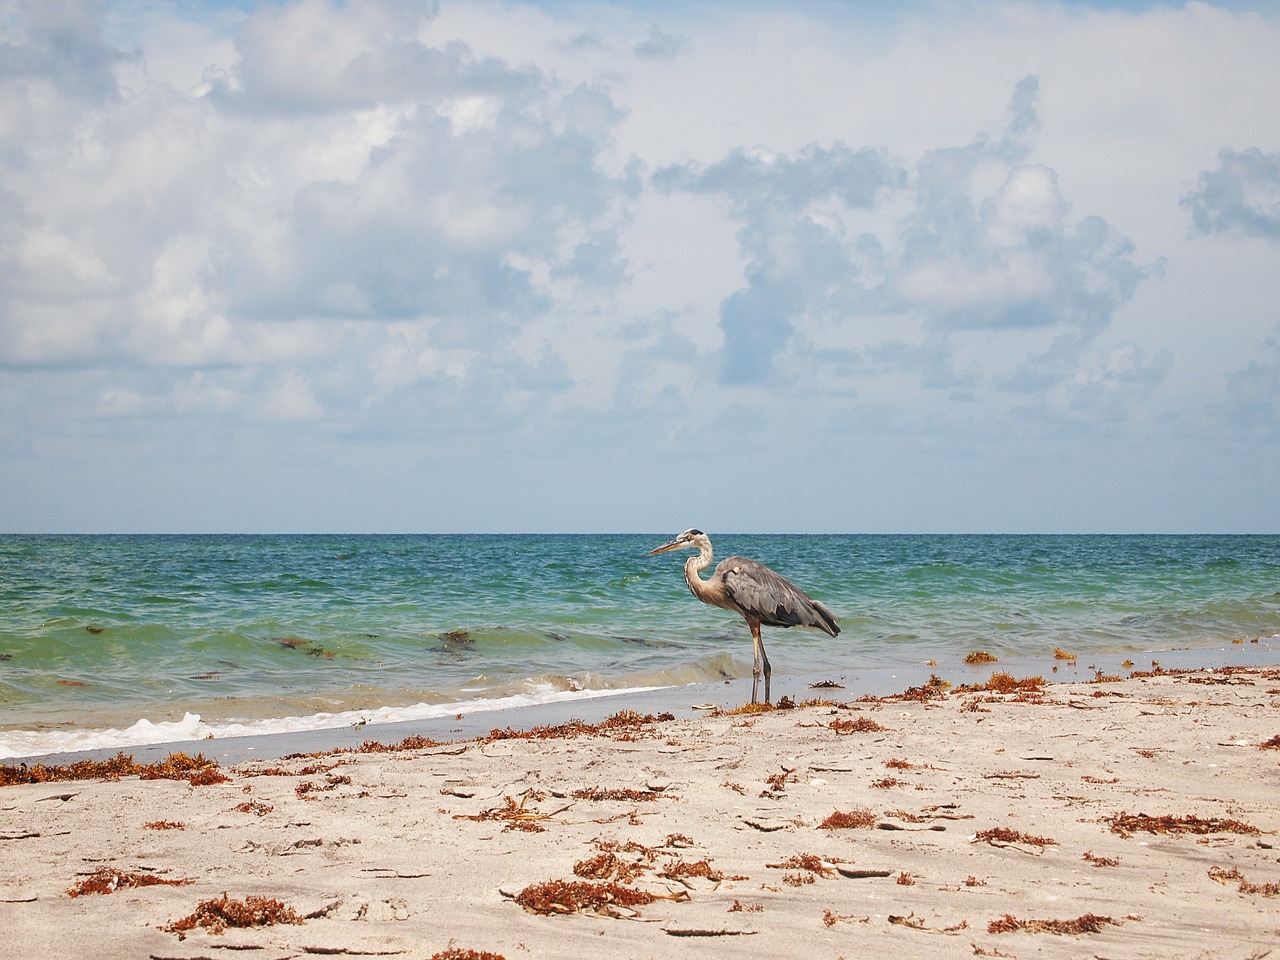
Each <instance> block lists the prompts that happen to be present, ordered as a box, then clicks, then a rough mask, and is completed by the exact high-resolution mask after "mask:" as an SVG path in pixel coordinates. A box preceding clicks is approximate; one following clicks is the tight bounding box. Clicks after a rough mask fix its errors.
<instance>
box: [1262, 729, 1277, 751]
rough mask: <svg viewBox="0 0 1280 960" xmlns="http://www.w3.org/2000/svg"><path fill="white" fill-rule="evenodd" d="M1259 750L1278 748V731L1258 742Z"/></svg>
mask: <svg viewBox="0 0 1280 960" xmlns="http://www.w3.org/2000/svg"><path fill="white" fill-rule="evenodd" d="M1258 749H1259V750H1280V733H1278V734H1276V735H1275V736H1274V737H1272V738H1271V739H1270V740H1264V741H1262V743H1260V744H1258Z"/></svg>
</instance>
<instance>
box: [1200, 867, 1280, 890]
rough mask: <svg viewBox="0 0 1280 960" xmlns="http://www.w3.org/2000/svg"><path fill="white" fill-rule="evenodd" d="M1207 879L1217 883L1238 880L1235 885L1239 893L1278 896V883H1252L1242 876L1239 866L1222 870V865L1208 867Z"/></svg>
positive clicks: (1279, 885)
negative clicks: (1237, 883) (1237, 884)
mask: <svg viewBox="0 0 1280 960" xmlns="http://www.w3.org/2000/svg"><path fill="white" fill-rule="evenodd" d="M1209 879H1211V880H1216V881H1217V882H1218V883H1226V882H1227V881H1229V880H1236V881H1239V884H1240V885H1239V886H1238V887H1236V890H1238V891H1239V892H1240V893H1253V894H1261V895H1262V896H1264V897H1280V883H1252V882H1250V881H1248V880H1246V879H1245V878H1244V875H1243V874H1241V873H1240V868H1239V867H1232V868H1231V869H1230V870H1224V869H1223V868H1222V867H1210V868H1209Z"/></svg>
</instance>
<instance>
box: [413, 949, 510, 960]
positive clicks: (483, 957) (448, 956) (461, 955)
mask: <svg viewBox="0 0 1280 960" xmlns="http://www.w3.org/2000/svg"><path fill="white" fill-rule="evenodd" d="M428 960H507V958H506V957H504V956H503V955H502V954H500V953H491V952H489V951H488V950H470V949H463V948H462V947H455V946H452V945H450V946H449V948H448V949H446V950H441V951H440V952H439V953H433V954H432V955H431V956H430V957H429V958H428Z"/></svg>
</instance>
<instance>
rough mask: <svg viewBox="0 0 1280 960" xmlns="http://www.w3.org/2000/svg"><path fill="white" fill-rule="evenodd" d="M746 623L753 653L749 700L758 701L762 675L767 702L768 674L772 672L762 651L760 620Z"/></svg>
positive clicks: (766, 701)
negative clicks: (749, 631) (749, 629)
mask: <svg viewBox="0 0 1280 960" xmlns="http://www.w3.org/2000/svg"><path fill="white" fill-rule="evenodd" d="M747 625H748V626H749V627H750V628H751V646H752V652H753V654H754V661H753V663H752V666H751V702H752V703H758V702H759V695H760V693H759V692H760V676H761V675H762V674H763V675H764V702H765V703H768V702H769V676H770V673H771V672H772V671H771V670H770V668H769V657H768V656H767V655H766V654H765V652H764V640H762V639H761V638H760V621H758V620H749V621H747Z"/></svg>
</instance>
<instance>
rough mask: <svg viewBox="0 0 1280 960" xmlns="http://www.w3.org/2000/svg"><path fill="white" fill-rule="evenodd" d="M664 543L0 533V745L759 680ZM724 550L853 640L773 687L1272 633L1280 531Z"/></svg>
mask: <svg viewBox="0 0 1280 960" xmlns="http://www.w3.org/2000/svg"><path fill="white" fill-rule="evenodd" d="M671 533H674V531H670V532H666V533H658V534H653V535H630V534H628V535H600V536H552V535H547V536H533V535H531V536H138V537H132V536H82V537H78V536H49V537H38V536H4V537H0V749H2V748H3V745H4V743H5V742H6V741H5V736H6V735H9V734H13V733H16V732H20V731H22V732H26V733H29V734H34V735H39V734H44V733H48V734H50V735H53V734H56V733H58V732H60V731H61V732H64V733H65V732H67V731H84V730H93V729H97V728H106V727H126V726H129V725H131V724H134V723H135V721H138V720H140V719H143V718H145V719H146V720H148V721H151V722H175V721H180V720H182V719H183V718H184V716H185V715H187V714H192V715H198V716H199V718H201V720H202V722H204V723H206V724H207V723H219V722H225V723H240V724H246V723H247V724H252V723H256V722H261V721H266V720H272V719H279V718H283V717H292V718H302V719H301V720H299V721H298V722H299V723H301V724H302V725H304V726H305V723H306V720H305V718H308V717H312V716H314V715H316V714H324V713H340V712H344V711H371V710H375V709H377V708H399V707H408V706H410V705H414V704H428V705H439V706H440V707H441V709H446V708H447V709H458V710H460V709H463V708H465V706H466V705H467V704H469V703H473V702H474V701H476V700H478V699H485V700H493V699H497V698H510V697H525V698H529V699H531V700H535V701H536V700H538V699H539V698H542V699H546V698H548V697H551V696H553V695H555V696H559V695H572V694H574V693H575V692H577V691H587V692H589V691H593V690H602V689H629V688H638V687H651V686H665V685H673V684H681V683H689V682H694V681H699V680H708V679H717V678H721V677H726V678H727V677H748V676H750V670H751V644H750V640H749V638H748V634H747V631H746V628H745V625H744V624H743V622H742V620H741V619H740V618H737V617H734V616H733V615H731V614H729V613H727V612H726V611H722V610H718V609H714V608H711V607H707V606H704V605H702V604H700V603H698V602H697V601H696V600H694V599H693V598H692V597H691V596H690V595H689V593H688V591H687V590H686V588H685V585H684V583H683V580H682V574H681V563H682V561H683V559H684V557H685V556H687V554H684V553H677V554H664V555H660V556H657V557H650V556H648V555H647V551H648V550H649V549H650V548H652V547H654V546H656V545H658V544H659V543H662V542H665V541H666V540H667V539H669V537H670V535H671ZM713 539H714V541H715V545H716V550H717V556H718V557H722V556H727V555H729V554H730V553H740V554H743V555H746V556H750V557H754V558H756V559H758V560H761V561H763V562H765V563H767V564H769V565H770V566H772V567H774V569H776V570H778V571H779V572H781V573H783V574H784V575H785V576H787V577H788V578H790V579H792V580H794V581H795V582H796V583H798V584H799V585H800V586H802V587H803V588H804V589H806V590H807V591H808V592H809V593H811V594H812V595H813V596H815V597H817V598H818V599H820V600H822V601H823V602H825V603H826V604H827V605H828V606H829V607H831V608H832V610H833V611H834V612H835V613H836V616H837V618H838V619H839V621H840V624H841V627H842V629H843V632H842V633H841V635H840V636H839V637H838V638H831V637H828V636H826V635H825V634H822V633H819V632H816V631H805V630H789V631H782V630H770V629H768V628H766V630H765V638H766V643H767V645H768V649H769V655H770V659H771V660H772V662H773V668H774V673H775V677H777V676H780V675H784V674H796V673H811V672H820V671H851V670H856V669H857V668H859V667H872V666H891V665H894V664H919V663H922V662H925V661H929V660H937V661H939V662H947V661H954V660H956V659H957V658H962V657H963V656H964V655H965V654H966V653H968V652H970V651H972V650H975V649H985V650H988V651H990V652H991V653H993V654H996V655H997V656H999V657H1001V658H1002V659H1003V658H1006V657H1009V656H1015V655H1041V654H1049V653H1051V652H1052V651H1053V649H1054V648H1055V647H1061V648H1064V649H1067V650H1070V651H1072V652H1074V653H1078V654H1080V655H1087V654H1090V653H1093V652H1123V651H1135V652H1137V651H1145V650H1153V649H1155V650H1158V649H1169V648H1173V647H1184V646H1196V645H1209V644H1221V643H1223V642H1227V641H1231V640H1238V639H1240V638H1246V639H1247V638H1252V637H1256V636H1266V637H1270V636H1273V635H1275V634H1278V633H1280V592H1278V591H1280V537H1276V536H1256V537H1255V536H1223V537H1217V536H775V535H750V536H748V535H722V536H715V535H714V534H713ZM32 742H35V741H31V740H30V739H29V738H28V740H27V741H24V743H26V745H27V747H28V752H29V748H30V746H31V743H32ZM14 752H24V751H18V750H16V748H15V750H11V751H10V755H13V753H14ZM0 755H2V754H0Z"/></svg>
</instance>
